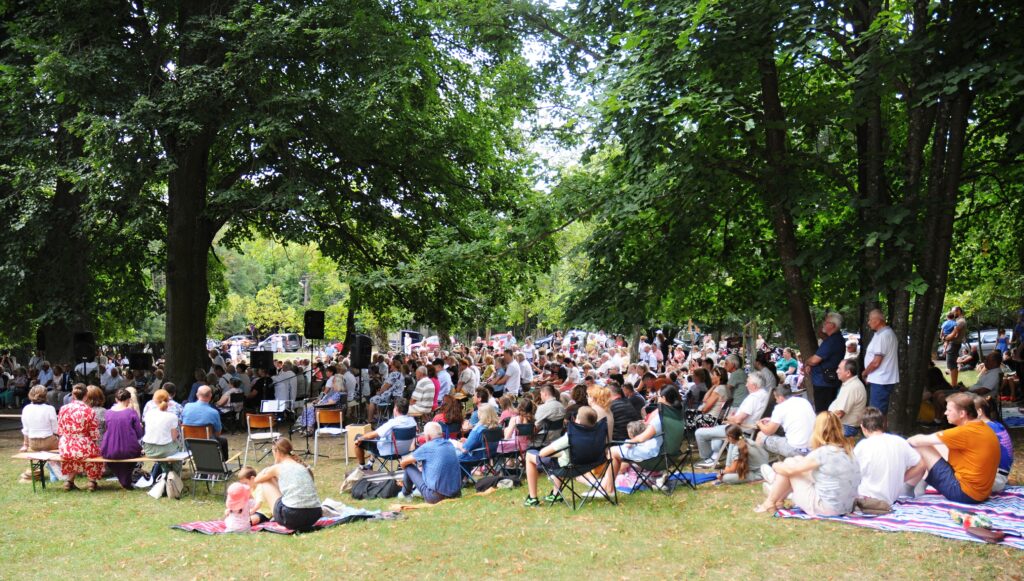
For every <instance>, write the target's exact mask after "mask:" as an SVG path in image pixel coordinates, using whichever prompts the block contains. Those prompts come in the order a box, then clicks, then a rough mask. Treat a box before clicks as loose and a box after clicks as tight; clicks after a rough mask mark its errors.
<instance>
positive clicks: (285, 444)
mask: <svg viewBox="0 0 1024 581" xmlns="http://www.w3.org/2000/svg"><path fill="white" fill-rule="evenodd" d="M273 453H274V465H273V466H270V467H269V468H265V469H264V470H263V471H262V472H260V473H259V474H258V475H257V476H256V480H255V481H254V482H255V483H256V485H258V486H260V487H262V488H263V490H262V493H263V498H264V499H265V500H266V502H267V503H268V504H270V505H271V506H273V507H274V521H275V522H277V523H279V524H280V525H281V526H283V527H285V528H289V529H292V530H295V531H310V530H313V525H315V524H316V521H318V520H320V517H321V516H323V509H322V508H321V506H320V497H319V496H318V495H317V492H316V484H315V483H314V482H313V472H312V471H311V470H310V469H309V467H308V466H306V465H305V464H304V463H303V462H302V461H301V460H299V459H298V458H297V457H296V456H295V454H294V453H293V452H292V442H291V440H289V439H288V438H281V439H279V440H278V441H276V442H274V448H273Z"/></svg>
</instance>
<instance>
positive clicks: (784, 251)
mask: <svg viewBox="0 0 1024 581" xmlns="http://www.w3.org/2000/svg"><path fill="white" fill-rule="evenodd" d="M764 50H765V52H764V54H763V55H762V57H761V58H760V59H759V60H758V70H759V72H760V76H761V105H762V107H763V108H764V132H765V145H766V149H765V152H766V157H767V160H766V161H767V164H768V172H767V173H768V175H767V176H766V178H767V179H766V180H765V187H764V189H763V190H762V196H763V199H764V201H765V204H766V205H767V206H768V208H769V211H770V213H771V219H772V228H773V230H774V232H775V248H776V252H777V253H778V256H779V261H780V262H781V263H782V276H783V278H784V279H785V281H786V304H787V305H788V307H789V316H790V319H791V320H792V321H793V334H794V335H795V337H796V343H797V346H798V347H799V348H800V352H801V353H803V355H804V357H810V356H811V355H812V354H813V353H814V352H815V351H817V349H818V339H817V335H816V333H815V331H814V322H813V321H812V320H811V308H810V304H809V303H808V301H807V296H806V289H807V286H806V284H805V283H804V277H803V273H802V272H801V269H800V265H799V264H797V258H798V256H799V248H798V245H797V240H796V231H795V228H794V225H793V215H792V214H791V213H790V211H789V207H788V204H787V196H786V193H787V191H788V180H789V171H788V168H787V167H786V166H787V164H786V129H785V127H786V117H785V113H784V112H783V109H782V101H781V100H780V99H779V74H778V70H777V69H776V67H775V55H774V52H773V50H772V45H771V44H770V43H769V44H767V45H766V46H765V49H764ZM813 392H814V390H808V391H807V394H808V399H810V400H811V401H812V402H813V401H814V399H813V398H814V395H813Z"/></svg>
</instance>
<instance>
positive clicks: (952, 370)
mask: <svg viewBox="0 0 1024 581" xmlns="http://www.w3.org/2000/svg"><path fill="white" fill-rule="evenodd" d="M952 313H953V316H954V317H955V318H956V325H955V326H954V327H953V331H951V332H949V333H946V335H945V340H946V343H947V347H946V353H945V355H946V370H947V371H949V384H950V385H952V386H953V389H958V388H957V379H958V378H959V376H960V365H959V364H958V363H957V361H956V360H957V359H958V358H959V357H960V349H961V348H962V347H963V344H964V338H965V337H966V336H967V319H965V318H964V310H963V309H961V308H960V307H953V311H952Z"/></svg>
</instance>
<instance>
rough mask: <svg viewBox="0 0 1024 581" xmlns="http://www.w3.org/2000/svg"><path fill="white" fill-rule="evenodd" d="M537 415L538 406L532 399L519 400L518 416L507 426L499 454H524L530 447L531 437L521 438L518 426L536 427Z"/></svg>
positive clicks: (512, 418) (499, 446)
mask: <svg viewBox="0 0 1024 581" xmlns="http://www.w3.org/2000/svg"><path fill="white" fill-rule="evenodd" d="M536 413H537V406H536V405H535V404H534V403H533V400H531V399H530V398H527V397H524V398H523V399H521V400H519V406H518V407H517V408H516V415H514V416H512V417H511V418H510V419H509V422H508V425H507V426H505V434H504V439H503V440H502V441H501V443H500V444H498V453H499V454H511V453H512V452H523V451H524V450H526V448H527V447H529V445H530V440H531V438H530V436H519V435H518V433H517V431H516V426H518V425H520V424H530V425H531V426H532V425H534V422H535V418H534V415H535V414H536Z"/></svg>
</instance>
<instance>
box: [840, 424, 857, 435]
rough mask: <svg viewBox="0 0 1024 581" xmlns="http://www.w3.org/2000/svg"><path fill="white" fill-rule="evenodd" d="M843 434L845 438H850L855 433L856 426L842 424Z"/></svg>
mask: <svg viewBox="0 0 1024 581" xmlns="http://www.w3.org/2000/svg"><path fill="white" fill-rule="evenodd" d="M843 435H844V436H846V437H847V438H852V437H854V436H856V435H857V426H847V425H846V424H843Z"/></svg>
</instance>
